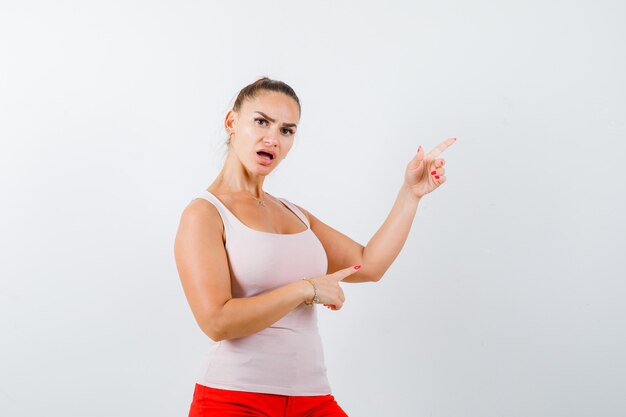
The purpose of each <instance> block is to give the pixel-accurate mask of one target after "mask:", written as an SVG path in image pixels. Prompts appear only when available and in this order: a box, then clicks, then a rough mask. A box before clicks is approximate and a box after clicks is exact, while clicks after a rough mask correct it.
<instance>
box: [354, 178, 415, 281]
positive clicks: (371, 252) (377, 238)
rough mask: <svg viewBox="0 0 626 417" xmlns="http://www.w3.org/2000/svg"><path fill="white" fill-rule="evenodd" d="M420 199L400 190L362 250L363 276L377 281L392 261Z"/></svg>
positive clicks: (406, 235) (404, 237) (405, 236)
mask: <svg viewBox="0 0 626 417" xmlns="http://www.w3.org/2000/svg"><path fill="white" fill-rule="evenodd" d="M420 200H421V199H420V198H419V197H416V196H415V195H414V194H412V193H411V191H410V190H408V189H406V188H404V186H402V187H401V188H400V191H399V192H398V196H397V197H396V201H395V202H394V204H393V207H392V208H391V212H390V213H389V215H388V216H387V219H386V220H385V222H384V223H383V225H382V226H381V227H380V229H378V231H377V232H376V233H375V234H374V236H372V238H371V239H370V241H369V242H368V243H367V246H366V247H365V249H364V250H363V270H364V271H363V272H367V274H368V275H369V276H370V277H371V279H372V280H373V281H378V280H380V278H382V276H383V275H384V274H385V272H386V271H387V269H388V268H389V267H390V266H391V264H392V263H393V261H394V260H395V259H396V257H397V256H398V254H399V253H400V250H401V249H402V247H403V246H404V243H405V242H406V239H407V237H408V235H409V231H410V230H411V225H412V224H413V219H414V218H415V213H416V212H417V206H418V205H419V202H420Z"/></svg>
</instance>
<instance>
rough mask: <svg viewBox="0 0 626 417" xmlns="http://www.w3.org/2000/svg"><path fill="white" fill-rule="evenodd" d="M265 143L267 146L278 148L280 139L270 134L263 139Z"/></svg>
mask: <svg viewBox="0 0 626 417" xmlns="http://www.w3.org/2000/svg"><path fill="white" fill-rule="evenodd" d="M263 143H264V144H265V145H266V146H277V144H278V139H276V135H274V134H271V133H270V134H268V135H266V136H265V137H264V138H263Z"/></svg>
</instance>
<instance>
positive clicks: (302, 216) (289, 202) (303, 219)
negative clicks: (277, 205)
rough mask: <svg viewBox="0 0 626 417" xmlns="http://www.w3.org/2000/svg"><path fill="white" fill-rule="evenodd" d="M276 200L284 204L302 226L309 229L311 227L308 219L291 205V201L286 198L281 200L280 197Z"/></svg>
mask: <svg viewBox="0 0 626 417" xmlns="http://www.w3.org/2000/svg"><path fill="white" fill-rule="evenodd" d="M276 198H278V199H279V200H280V201H282V202H283V203H285V205H286V206H287V207H289V208H290V209H291V211H293V212H294V213H295V215H296V216H298V217H299V218H300V220H302V221H303V222H304V224H306V225H307V227H309V228H310V227H311V225H310V224H309V218H308V217H307V216H306V215H305V214H304V213H303V212H302V210H300V209H299V208H298V207H297V206H296V205H295V204H293V203H292V202H291V201H289V200H287V199H286V198H282V197H276Z"/></svg>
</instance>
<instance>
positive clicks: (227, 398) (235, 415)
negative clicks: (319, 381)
mask: <svg viewBox="0 0 626 417" xmlns="http://www.w3.org/2000/svg"><path fill="white" fill-rule="evenodd" d="M239 416H260V417H348V415H347V414H346V413H345V411H343V410H342V409H341V407H339V404H337V402H336V401H335V397H333V396H332V395H331V394H328V395H314V396H300V395H277V394H264V393H258V392H246V391H234V390H225V389H219V388H212V387H205V386H204V385H200V384H196V387H195V389H194V392H193V401H192V402H191V408H190V410H189V417H239Z"/></svg>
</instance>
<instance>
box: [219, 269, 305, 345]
mask: <svg viewBox="0 0 626 417" xmlns="http://www.w3.org/2000/svg"><path fill="white" fill-rule="evenodd" d="M312 297H313V286H312V285H311V284H310V283H308V282H306V281H304V280H298V281H295V282H292V283H289V284H286V285H283V286H282V287H278V288H276V289H274V290H271V291H268V292H265V293H262V294H259V295H255V296H252V297H244V298H231V299H230V300H228V302H226V304H224V306H223V307H222V310H221V311H220V313H219V315H218V323H219V324H218V329H219V336H218V340H223V339H234V338H238V337H244V336H248V335H251V334H253V333H256V332H259V331H261V330H263V329H265V328H266V327H269V326H271V325H272V324H274V323H276V322H277V321H278V320H280V319H281V318H282V317H284V316H285V315H287V313H289V312H290V311H292V310H293V309H295V308H296V307H298V306H299V305H300V304H302V303H303V302H304V301H306V300H310V299H311V298H312Z"/></svg>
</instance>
